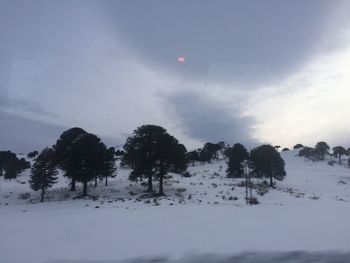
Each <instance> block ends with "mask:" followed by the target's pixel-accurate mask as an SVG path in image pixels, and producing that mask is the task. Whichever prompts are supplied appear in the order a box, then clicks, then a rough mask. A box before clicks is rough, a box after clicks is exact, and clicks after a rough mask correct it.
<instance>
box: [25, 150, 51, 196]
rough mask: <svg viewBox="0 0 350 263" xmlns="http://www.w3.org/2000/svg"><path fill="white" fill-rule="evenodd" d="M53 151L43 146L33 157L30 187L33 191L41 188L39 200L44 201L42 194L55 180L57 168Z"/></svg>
mask: <svg viewBox="0 0 350 263" xmlns="http://www.w3.org/2000/svg"><path fill="white" fill-rule="evenodd" d="M54 157H55V153H54V150H53V149H51V148H45V149H44V150H43V151H42V152H41V153H40V154H39V155H38V157H37V158H36V159H35V163H34V164H33V167H32V171H31V175H30V176H31V179H30V181H29V182H30V187H31V188H32V189H33V190H34V191H39V190H41V199H40V202H43V201H44V195H45V192H46V190H47V189H48V188H50V187H51V186H52V185H53V184H55V183H56V182H57V173H58V172H57V170H56V163H55V160H54Z"/></svg>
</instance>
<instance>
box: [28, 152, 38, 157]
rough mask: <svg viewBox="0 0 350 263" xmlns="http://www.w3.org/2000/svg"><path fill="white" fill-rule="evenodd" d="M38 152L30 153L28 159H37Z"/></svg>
mask: <svg viewBox="0 0 350 263" xmlns="http://www.w3.org/2000/svg"><path fill="white" fill-rule="evenodd" d="M38 154H39V153H38V151H32V152H30V153H28V155H27V157H28V158H35V157H36V156H37V155H38Z"/></svg>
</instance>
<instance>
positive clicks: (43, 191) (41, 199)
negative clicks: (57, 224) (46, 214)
mask: <svg viewBox="0 0 350 263" xmlns="http://www.w3.org/2000/svg"><path fill="white" fill-rule="evenodd" d="M44 195H45V189H41V195H40V202H41V203H42V202H44Z"/></svg>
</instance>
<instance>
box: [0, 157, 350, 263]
mask: <svg viewBox="0 0 350 263" xmlns="http://www.w3.org/2000/svg"><path fill="white" fill-rule="evenodd" d="M296 154H297V152H295V151H289V152H283V153H282V157H283V158H284V160H285V162H286V171H287V177H286V179H285V180H284V181H282V182H278V181H277V184H276V188H275V189H270V190H269V192H268V193H266V194H264V195H263V196H261V195H259V194H258V193H257V192H256V190H254V191H253V194H254V196H256V197H257V198H258V200H259V202H260V203H259V204H258V205H256V206H247V205H246V204H245V199H244V197H245V188H244V187H241V186H240V185H241V182H242V181H243V180H242V179H232V178H226V172H225V171H226V162H225V161H224V160H219V161H215V162H213V163H212V164H206V165H199V164H198V165H196V166H191V167H189V169H188V170H189V172H190V173H191V174H192V177H189V178H185V177H182V176H180V175H177V174H171V178H169V179H168V180H166V184H165V193H166V194H167V195H166V196H165V197H162V198H143V197H142V195H143V194H144V193H142V191H143V189H144V188H143V186H141V185H140V183H134V182H130V181H128V180H127V177H128V174H129V172H130V170H128V169H122V168H119V170H118V176H117V177H116V178H114V179H111V180H110V181H109V185H108V186H104V183H103V182H101V183H100V184H99V185H98V187H96V188H94V187H93V186H92V185H91V186H90V187H89V192H90V194H91V195H93V196H96V198H95V199H94V200H91V199H87V200H82V199H76V200H74V199H73V197H75V196H77V195H78V194H79V192H78V193H72V192H70V191H69V189H68V181H67V180H66V179H65V178H64V177H62V176H61V177H60V180H59V184H56V185H55V186H54V187H53V188H52V189H50V190H49V193H48V199H49V200H48V201H47V202H45V203H39V193H36V192H33V191H32V190H30V188H29V185H28V179H29V172H28V171H26V172H25V173H24V174H23V175H21V176H20V177H18V179H16V180H14V181H3V179H2V178H1V179H0V180H1V183H0V214H1V216H0V259H1V260H0V262H6V263H7V262H26V263H31V262H48V261H50V260H59V259H65V260H68V259H72V260H73V259H79V260H83V261H84V260H120V259H128V258H136V257H139V256H159V255H164V256H167V257H170V258H178V257H182V256H184V255H188V254H190V255H192V254H201V253H225V254H232V253H239V252H242V251H294V250H308V251H325V250H343V251H348V250H349V249H350V228H349V226H348V225H349V221H350V202H349V201H350V169H349V168H348V167H346V166H340V165H337V164H335V165H334V166H330V165H328V164H327V162H311V161H306V160H304V158H300V157H296V156H295V155H296ZM261 181H262V180H254V182H255V183H256V184H258V183H261ZM80 190H81V188H78V191H80ZM43 247H45V250H44V251H43V250H42V248H43ZM62 262H63V261H62ZM84 262H85V261H84Z"/></svg>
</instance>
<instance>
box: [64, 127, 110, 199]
mask: <svg viewBox="0 0 350 263" xmlns="http://www.w3.org/2000/svg"><path fill="white" fill-rule="evenodd" d="M105 151H106V146H105V145H104V144H103V143H102V142H101V140H100V138H98V137H97V136H96V135H94V134H91V133H83V134H81V135H79V136H78V137H77V138H76V139H75V140H74V141H73V142H72V145H71V146H70V147H69V148H68V152H67V157H66V161H67V162H68V163H74V164H75V165H76V166H75V167H74V168H75V170H74V173H75V175H74V178H75V179H76V181H78V182H81V183H82V184H83V193H82V195H81V196H87V195H88V194H87V187H88V182H89V181H91V180H93V179H95V178H97V177H98V176H100V175H103V174H104V172H105V171H106V169H105V163H104V159H105V158H104V157H105ZM113 154H114V153H113ZM71 159H72V160H73V161H71ZM71 171H72V170H71ZM72 172H73V171H72Z"/></svg>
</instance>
